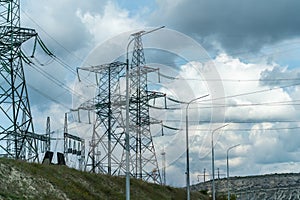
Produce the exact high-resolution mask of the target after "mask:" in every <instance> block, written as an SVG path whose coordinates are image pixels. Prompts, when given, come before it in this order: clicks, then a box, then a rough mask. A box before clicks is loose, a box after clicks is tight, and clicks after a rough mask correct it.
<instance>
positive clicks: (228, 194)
mask: <svg viewBox="0 0 300 200" xmlns="http://www.w3.org/2000/svg"><path fill="white" fill-rule="evenodd" d="M238 146H240V144H237V145H234V146H232V147H229V148H228V149H227V154H226V155H227V156H226V158H227V199H228V200H230V188H229V160H228V153H229V151H230V150H231V149H233V148H235V147H238Z"/></svg>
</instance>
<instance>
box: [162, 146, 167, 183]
mask: <svg viewBox="0 0 300 200" xmlns="http://www.w3.org/2000/svg"><path fill="white" fill-rule="evenodd" d="M161 156H162V179H163V182H162V184H163V185H166V182H167V181H166V152H165V149H163V151H162V152H161Z"/></svg>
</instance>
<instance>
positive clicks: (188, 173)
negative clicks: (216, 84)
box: [185, 94, 208, 200]
mask: <svg viewBox="0 0 300 200" xmlns="http://www.w3.org/2000/svg"><path fill="white" fill-rule="evenodd" d="M207 96H208V94H207V95H204V96H201V97H198V98H195V99H192V100H191V101H189V102H188V103H187V105H186V108H185V125H186V126H185V128H186V131H185V133H186V134H185V141H186V198H187V200H190V161H189V160H190V159H189V128H188V127H189V125H188V122H189V118H188V109H189V105H190V104H191V103H193V102H195V101H197V100H199V99H201V98H204V97H207Z"/></svg>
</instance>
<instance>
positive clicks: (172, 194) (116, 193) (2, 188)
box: [0, 158, 208, 200]
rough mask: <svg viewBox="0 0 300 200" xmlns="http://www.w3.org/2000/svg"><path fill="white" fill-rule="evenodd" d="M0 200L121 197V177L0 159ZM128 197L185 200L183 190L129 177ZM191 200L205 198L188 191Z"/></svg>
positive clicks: (123, 191) (122, 183)
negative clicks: (129, 189)
mask: <svg viewBox="0 0 300 200" xmlns="http://www.w3.org/2000/svg"><path fill="white" fill-rule="evenodd" d="M0 199H11V200H17V199H34V200H36V199H55V200H59V199H78V200H84V199H97V200H98V199H111V200H113V199H125V178H122V177H115V176H108V175H102V174H91V173H87V172H80V171H77V170H75V169H70V168H68V167H66V166H58V165H41V164H35V163H25V162H22V161H16V160H10V159H4V158H1V159H0ZM131 199H133V200H134V199H136V200H138V199H139V200H140V199H143V200H147V199H149V200H150V199H155V200H158V199H159V200H161V199H178V200H183V199H186V193H185V190H184V189H182V188H173V187H169V186H160V185H157V184H150V183H146V182H144V181H141V180H135V179H131ZM191 199H203V200H206V199H208V197H207V196H204V195H203V194H201V193H199V192H192V193H191Z"/></svg>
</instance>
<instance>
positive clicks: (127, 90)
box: [125, 26, 165, 200]
mask: <svg viewBox="0 0 300 200" xmlns="http://www.w3.org/2000/svg"><path fill="white" fill-rule="evenodd" d="M164 27H165V26H161V27H159V28H156V29H153V30H150V31H147V32H143V33H142V34H141V36H142V35H146V34H148V33H152V32H154V31H157V30H159V29H162V28H164ZM134 39H135V38H132V39H131V40H130V41H129V42H128V44H127V48H126V122H125V123H126V125H125V150H126V200H130V166H129V153H130V152H129V98H130V97H129V73H130V69H129V59H128V50H129V46H130V44H131V43H132V42H133V41H134Z"/></svg>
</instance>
